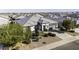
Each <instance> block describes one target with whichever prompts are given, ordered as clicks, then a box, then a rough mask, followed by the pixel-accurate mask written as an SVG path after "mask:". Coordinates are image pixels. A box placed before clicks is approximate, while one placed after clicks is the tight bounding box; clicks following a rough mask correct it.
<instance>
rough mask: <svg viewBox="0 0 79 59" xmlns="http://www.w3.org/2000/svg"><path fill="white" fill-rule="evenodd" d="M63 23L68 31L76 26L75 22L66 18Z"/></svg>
mask: <svg viewBox="0 0 79 59" xmlns="http://www.w3.org/2000/svg"><path fill="white" fill-rule="evenodd" d="M62 25H63V26H64V28H65V29H66V31H68V30H70V29H73V28H74V27H75V22H74V21H72V20H69V19H67V20H64V21H63V23H62Z"/></svg>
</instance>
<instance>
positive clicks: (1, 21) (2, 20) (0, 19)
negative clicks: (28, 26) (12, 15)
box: [0, 17, 10, 26]
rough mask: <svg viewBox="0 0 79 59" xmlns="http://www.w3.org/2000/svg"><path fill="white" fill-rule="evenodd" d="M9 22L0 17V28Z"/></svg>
mask: <svg viewBox="0 0 79 59" xmlns="http://www.w3.org/2000/svg"><path fill="white" fill-rule="evenodd" d="M9 22H10V21H9V19H8V18H4V17H0V26H1V25H5V24H8V23H9Z"/></svg>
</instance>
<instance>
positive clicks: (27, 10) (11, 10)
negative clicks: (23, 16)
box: [0, 9, 79, 13]
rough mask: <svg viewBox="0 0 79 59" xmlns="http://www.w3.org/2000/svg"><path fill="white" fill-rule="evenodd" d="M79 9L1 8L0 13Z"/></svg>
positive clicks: (70, 10) (72, 10)
mask: <svg viewBox="0 0 79 59" xmlns="http://www.w3.org/2000/svg"><path fill="white" fill-rule="evenodd" d="M74 11H79V9H0V13H8V12H9V13H12V12H14V13H20V12H22V13H25V12H26V13H29V12H74Z"/></svg>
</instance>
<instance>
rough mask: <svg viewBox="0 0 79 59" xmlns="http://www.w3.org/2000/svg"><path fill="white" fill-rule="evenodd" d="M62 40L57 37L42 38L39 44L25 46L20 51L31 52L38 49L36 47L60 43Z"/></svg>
mask: <svg viewBox="0 0 79 59" xmlns="http://www.w3.org/2000/svg"><path fill="white" fill-rule="evenodd" d="M60 40H61V39H60V38H58V37H57V36H56V37H50V36H48V37H42V38H41V39H39V41H38V42H32V43H31V44H28V45H26V44H23V46H22V47H21V48H20V50H31V49H33V48H36V47H40V46H43V45H47V44H50V43H53V42H57V41H60Z"/></svg>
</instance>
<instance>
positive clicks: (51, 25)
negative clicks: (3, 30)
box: [16, 14, 58, 31]
mask: <svg viewBox="0 0 79 59" xmlns="http://www.w3.org/2000/svg"><path fill="white" fill-rule="evenodd" d="M17 19H18V20H16V22H17V23H19V24H21V25H23V26H24V27H30V28H31V31H34V30H35V26H36V25H37V23H38V22H41V27H40V28H41V31H44V30H45V29H46V30H50V29H52V30H56V29H57V28H58V22H56V21H53V20H50V19H46V18H44V17H43V16H41V15H39V14H35V15H33V16H20V17H18V18H17Z"/></svg>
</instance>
